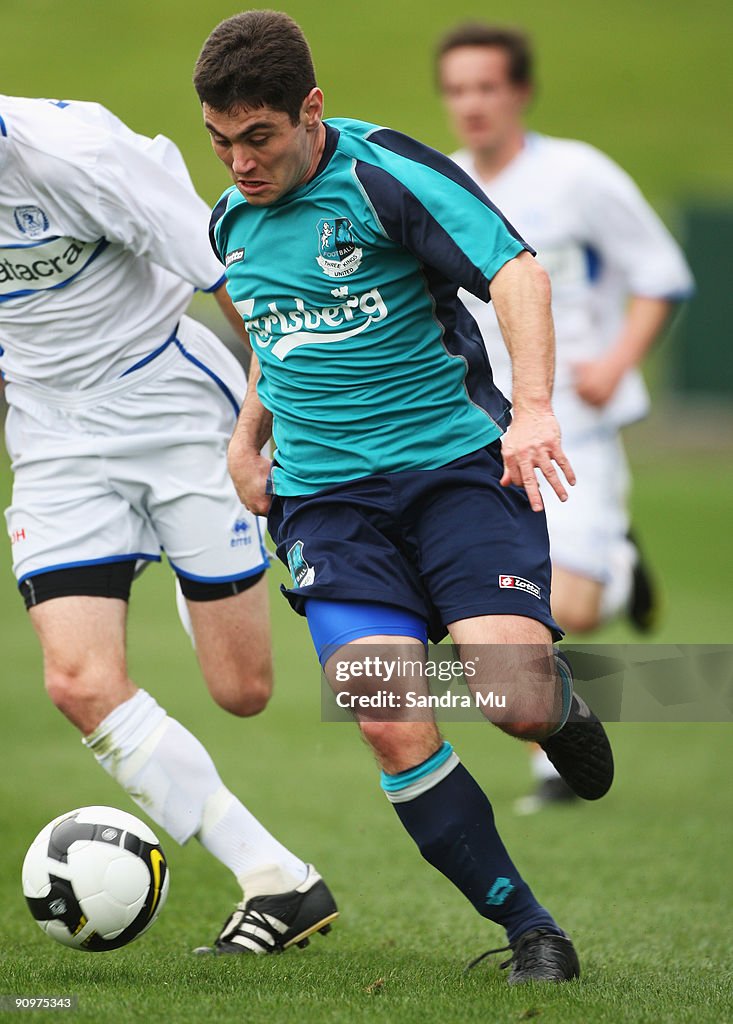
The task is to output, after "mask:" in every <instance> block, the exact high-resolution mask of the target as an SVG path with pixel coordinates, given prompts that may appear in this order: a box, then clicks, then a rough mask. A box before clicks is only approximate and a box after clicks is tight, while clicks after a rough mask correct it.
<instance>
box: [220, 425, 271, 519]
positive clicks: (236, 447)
mask: <svg viewBox="0 0 733 1024" xmlns="http://www.w3.org/2000/svg"><path fill="white" fill-rule="evenodd" d="M227 461H228V464H229V474H230V476H231V478H232V480H233V481H234V487H235V489H236V492H237V494H238V495H239V499H240V501H241V502H242V504H243V505H244V506H245V507H246V508H248V509H249V511H250V512H253V513H254V514H255V515H258V516H266V515H267V513H268V512H269V511H270V505H271V503H272V496H271V495H270V494H268V493H267V483H268V480H269V477H270V470H271V468H272V462H271V461H270V459H266V458H265V457H264V455H261V454H260V453H259V452H258V451H254V452H253V451H252V449H251V448H243V447H242V446H241V445H240V444H238V443H237V435H236V433H235V435H234V437H233V438H232V440H231V441H230V442H229V451H228V454H227Z"/></svg>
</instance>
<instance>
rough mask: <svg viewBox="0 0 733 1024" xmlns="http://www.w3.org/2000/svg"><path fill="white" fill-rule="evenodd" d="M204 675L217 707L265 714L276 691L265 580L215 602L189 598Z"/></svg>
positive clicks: (260, 578) (195, 638) (258, 580)
mask: <svg viewBox="0 0 733 1024" xmlns="http://www.w3.org/2000/svg"><path fill="white" fill-rule="evenodd" d="M186 605H187V607H188V612H189V615H190V618H191V627H192V630H193V637H194V643H195V647H196V653H197V656H198V659H199V664H200V665H201V671H202V674H203V676H204V679H205V680H206V684H207V686H208V688H209V692H210V693H211V695H212V697H213V698H214V700H215V701H216V702H217V704H219V705H221V706H222V707H224V708H226V709H227V710H229V711H231V712H233V713H234V714H242V715H248V714H254V713H256V712H257V711H261V710H262V708H263V707H264V706H265V704H266V703H267V701H268V700H269V697H270V694H271V693H272V644H271V633H270V605H269V594H268V584H267V578H266V576H264V575H263V576H260V577H259V578H258V579H257V582H256V583H254V584H253V585H252V586H250V587H248V588H247V589H246V590H244V591H242V592H241V593H238V594H232V595H230V596H229V597H222V598H218V599H215V600H213V601H208V600H206V601H202V600H190V599H188V598H187V599H186Z"/></svg>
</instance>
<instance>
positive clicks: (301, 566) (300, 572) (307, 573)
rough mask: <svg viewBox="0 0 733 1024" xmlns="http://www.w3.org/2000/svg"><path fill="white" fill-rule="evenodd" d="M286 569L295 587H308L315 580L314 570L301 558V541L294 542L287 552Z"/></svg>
mask: <svg viewBox="0 0 733 1024" xmlns="http://www.w3.org/2000/svg"><path fill="white" fill-rule="evenodd" d="M288 568H289V569H290V575H291V576H292V577H293V583H294V584H295V586H296V587H309V586H310V585H311V583H313V582H314V580H315V578H316V570H315V569H314V568H313V566H312V565H308V563H307V562H306V560H305V558H304V557H303V541H302V540H296V542H295V544H293V546H292V547H291V548H290V550H289V551H288Z"/></svg>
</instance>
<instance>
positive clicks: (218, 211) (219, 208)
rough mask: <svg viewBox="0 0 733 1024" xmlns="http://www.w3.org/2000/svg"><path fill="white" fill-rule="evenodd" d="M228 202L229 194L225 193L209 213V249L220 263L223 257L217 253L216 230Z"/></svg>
mask: <svg viewBox="0 0 733 1024" xmlns="http://www.w3.org/2000/svg"><path fill="white" fill-rule="evenodd" d="M228 202H229V192H228V191H227V192H225V193H224V195H223V196H222V197H221V199H220V200H219V202H218V203H217V204H216V206H215V207H214V209H213V210H212V211H211V219H210V220H209V241H210V242H211V248H212V249H213V250H214V255H215V256H216V258H217V259H218V260H219V262H220V263H223V262H224V257H223V256H222V254H221V253H220V252H219V244H218V242H217V240H216V228H217V225H218V223H219V221H220V220H221V218H222V217H223V216H224V213H225V212H226V208H227V203H228Z"/></svg>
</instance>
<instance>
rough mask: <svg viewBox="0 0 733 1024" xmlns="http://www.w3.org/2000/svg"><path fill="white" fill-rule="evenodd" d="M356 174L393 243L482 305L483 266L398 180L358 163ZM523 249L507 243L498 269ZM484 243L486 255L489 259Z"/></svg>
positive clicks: (485, 284) (485, 287)
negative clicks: (508, 245)
mask: <svg viewBox="0 0 733 1024" xmlns="http://www.w3.org/2000/svg"><path fill="white" fill-rule="evenodd" d="M354 170H355V174H356V177H357V179H358V181H359V183H360V184H361V186H362V188H363V190H364V193H365V194H366V196H367V198H368V199H369V202H370V203H371V205H372V207H373V209H374V213H375V215H376V216H377V218H378V220H379V223H380V224H381V226H382V228H383V230H384V231H385V233H386V234H387V236H388V237H389V238H391V239H392V241H394V242H397V243H398V244H400V245H403V246H404V247H405V248H406V249H408V250H409V251H410V252H411V253H412V254H413V256H415V258H416V259H418V260H419V261H420V262H421V263H424V264H427V265H428V266H430V267H434V268H435V269H436V270H439V271H440V272H441V273H442V274H443V275H444V276H445V277H446V278H447V279H448V280H450V281H452V282H454V284H455V285H456V286H461V287H463V288H466V289H467V290H468V291H470V292H472V293H473V294H474V295H476V296H477V297H478V298H480V299H483V300H484V301H485V302H486V301H488V298H489V281H490V279H491V277H493V273H490V274H488V275H487V274H486V273H485V270H484V268H483V267H479V266H477V264H476V263H475V262H474V261H473V260H472V259H470V258H469V256H468V255H467V254H466V252H465V251H464V248H463V246H461V245H459V244H458V242H457V241H456V240H455V238H454V237H453V234H452V233H451V232H450V231H448V230H447V229H446V228H445V227H443V225H442V224H441V223H439V221H438V220H437V219H436V218H435V217H434V216H433V214H432V212H431V211H429V210H428V209H427V208H426V207H425V206H424V205H423V203H422V202H421V201H420V200H419V199H418V198H417V196H415V195H414V193H413V192H412V191H411V190H410V189H409V188H407V187H406V186H405V185H404V184H403V183H402V182H401V181H398V180H397V179H395V177H394V176H393V175H392V174H391V173H390V172H389V171H386V170H384V169H383V168H381V167H376V166H375V165H374V164H369V163H362V162H361V161H357V162H356V165H355V168H354ZM521 248H522V246H521V245H519V244H518V243H517V242H516V241H515V240H514V239H511V240H510V249H509V251H507V252H506V254H505V255H503V256H499V257H498V260H495V262H498V264H499V265H498V266H497V267H496V269H497V270H498V269H499V266H501V265H503V264H504V263H505V262H506V261H507V260H508V259H511V258H512V257H513V256H516V255H517V253H518V252H520V251H521ZM491 255H492V254H491V252H490V251H489V247H488V244H487V253H486V256H487V257H489V256H491Z"/></svg>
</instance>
